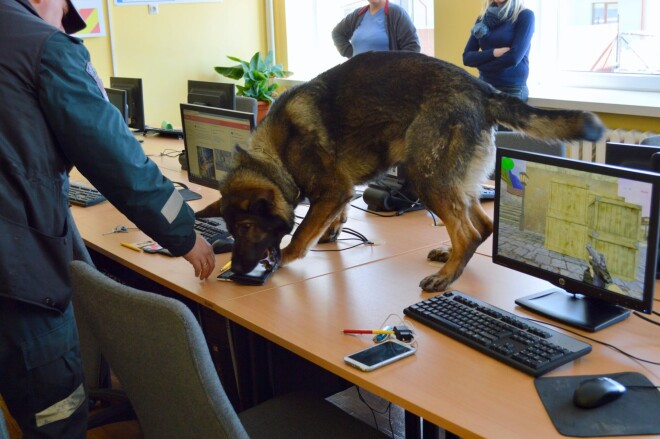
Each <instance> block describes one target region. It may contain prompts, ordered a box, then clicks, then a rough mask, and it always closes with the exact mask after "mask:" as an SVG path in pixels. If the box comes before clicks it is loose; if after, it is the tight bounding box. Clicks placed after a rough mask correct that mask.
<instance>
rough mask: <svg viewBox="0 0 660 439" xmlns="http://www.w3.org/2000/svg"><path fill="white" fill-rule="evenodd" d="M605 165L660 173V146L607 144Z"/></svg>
mask: <svg viewBox="0 0 660 439" xmlns="http://www.w3.org/2000/svg"><path fill="white" fill-rule="evenodd" d="M605 163H607V164H608V165H614V166H623V167H624V168H633V169H641V170H643V171H653V172H660V146H651V145H638V144H636V143H619V142H607V143H606V144H605Z"/></svg>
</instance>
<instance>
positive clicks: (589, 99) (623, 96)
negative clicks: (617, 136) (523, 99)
mask: <svg viewBox="0 0 660 439" xmlns="http://www.w3.org/2000/svg"><path fill="white" fill-rule="evenodd" d="M529 104H530V105H534V106H536V107H544V108H559V109H566V110H583V111H594V112H598V113H611V114H626V115H631V116H645V117H660V93H658V92H649V91H646V92H642V91H622V90H606V89H597V88H577V87H545V86H544V87H539V86H536V87H530V92H529Z"/></svg>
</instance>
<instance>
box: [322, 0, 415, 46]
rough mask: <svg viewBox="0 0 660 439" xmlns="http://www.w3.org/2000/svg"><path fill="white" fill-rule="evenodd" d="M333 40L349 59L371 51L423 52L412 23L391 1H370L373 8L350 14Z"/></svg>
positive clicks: (404, 12)
mask: <svg viewBox="0 0 660 439" xmlns="http://www.w3.org/2000/svg"><path fill="white" fill-rule="evenodd" d="M332 40H333V41H334V43H335V46H336V47H337V50H338V51H339V53H340V54H341V56H343V57H345V58H352V57H353V56H354V55H358V54H360V53H363V52H369V51H371V50H380V51H388V50H405V51H408V52H418V53H419V52H420V51H421V46H420V43H419V36H418V35H417V29H415V25H414V24H413V22H412V20H411V19H410V17H409V16H408V14H407V13H406V11H405V9H403V8H402V7H400V6H397V5H394V4H392V5H391V4H390V2H389V0H369V5H367V6H364V7H362V8H358V9H356V10H354V11H353V12H351V13H350V14H348V15H347V16H346V17H345V18H344V19H343V20H341V21H340V22H339V23H338V24H337V26H335V28H334V29H333V30H332Z"/></svg>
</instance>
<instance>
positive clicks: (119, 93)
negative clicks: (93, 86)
mask: <svg viewBox="0 0 660 439" xmlns="http://www.w3.org/2000/svg"><path fill="white" fill-rule="evenodd" d="M105 94H106V95H108V100H109V101H110V103H111V104H112V105H114V106H115V108H117V110H119V112H120V113H121V116H122V117H123V118H124V122H126V124H128V94H127V93H126V90H120V89H118V88H108V87H105Z"/></svg>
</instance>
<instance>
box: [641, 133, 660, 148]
mask: <svg viewBox="0 0 660 439" xmlns="http://www.w3.org/2000/svg"><path fill="white" fill-rule="evenodd" d="M639 143H640V145H649V146H660V134H656V135H655V136H649V137H645V138H644V139H642V141H641V142H639Z"/></svg>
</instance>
